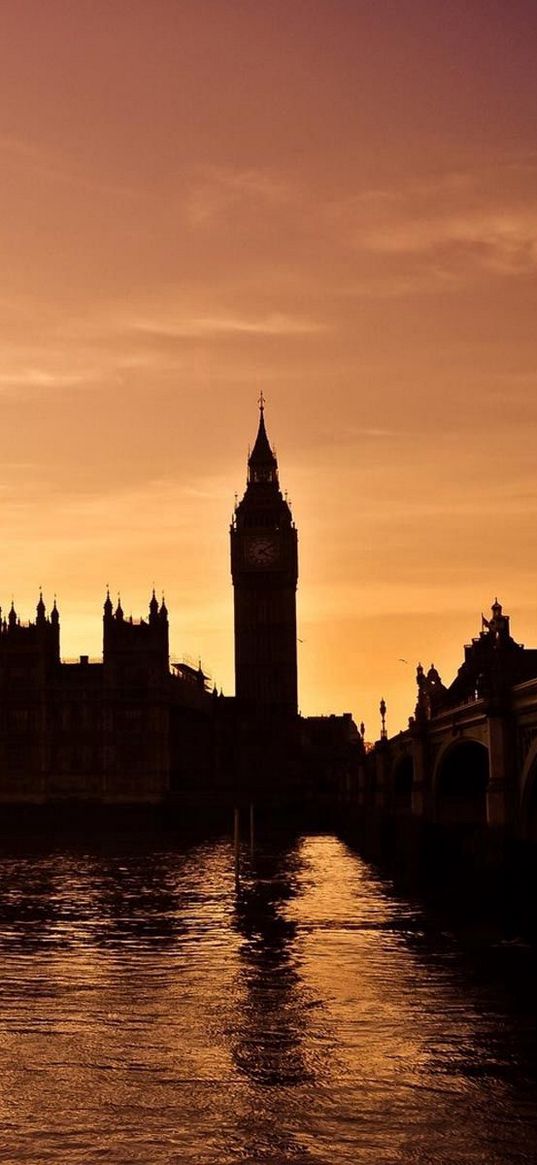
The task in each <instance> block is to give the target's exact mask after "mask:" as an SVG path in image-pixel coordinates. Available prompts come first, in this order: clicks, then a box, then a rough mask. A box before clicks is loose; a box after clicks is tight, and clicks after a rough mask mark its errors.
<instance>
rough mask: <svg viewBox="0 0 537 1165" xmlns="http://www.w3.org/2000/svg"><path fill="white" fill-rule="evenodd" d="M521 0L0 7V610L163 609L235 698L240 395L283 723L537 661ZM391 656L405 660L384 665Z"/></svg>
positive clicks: (524, 8) (536, 46) (529, 21)
mask: <svg viewBox="0 0 537 1165" xmlns="http://www.w3.org/2000/svg"><path fill="white" fill-rule="evenodd" d="M536 59H537V5H536V3H535V0H509V3H507V2H506V0H486V2H485V0H449V2H447V3H446V2H444V0H326V2H324V0H249V2H242V0H87V2H86V0H75V2H73V0H16V2H10V0H0V154H1V182H0V210H1V213H0V264H1V273H2V278H1V284H0V321H1V344H0V393H1V397H2V400H1V412H0V456H1V463H2V469H1V477H0V521H1V534H2V547H3V554H2V567H1V578H0V602H1V604H2V607H4V608H5V607H7V606H9V604H10V602H11V598H12V595H13V596H14V598H15V605H16V608H17V612H18V613H19V615H20V616H21V618H22V619H24V620H26V619H28V618H33V614H34V609H35V604H36V602H37V597H38V590H39V586H40V585H42V586H43V590H44V595H45V599H46V601H47V603H50V602H51V601H52V597H53V594H54V592H57V595H58V605H59V608H60V612H61V622H62V652H63V654H64V656H66V657H71V656H76V655H78V654H79V653H80V652H89V653H90V654H91V655H96V656H98V655H99V654H100V650H101V637H102V625H101V616H102V603H103V600H104V594H105V587H106V583H107V582H109V583H110V589H111V592H112V594H113V596H114V597H115V595H116V594H117V592H118V591H121V598H122V604H123V607H124V609H125V613H126V614H127V615H129V614H130V613H131V612H132V614H133V615H134V616H135V617H138V616H139V615H141V614H144V613H145V611H146V608H147V604H148V601H149V597H150V593H151V587H152V586H153V583H154V584H155V586H156V588H157V591H158V592H159V593H160V591H161V590H164V591H165V594H166V602H167V605H168V607H169V610H170V620H171V642H172V649H173V656H174V658H181V657H182V656H183V655H185V654H187V655H190V656H192V657H194V658H195V659H196V660H197V658H198V655H201V657H202V661H203V663H204V665H205V667H206V669H207V670H208V671H210V672H211V674H212V675H213V676H214V677H215V679H216V681H217V683H218V685H219V686H220V685H222V686H223V688H224V691H225V692H226V693H227V694H232V692H233V648H232V594H231V584H230V574H229V546H228V528H229V522H230V518H231V513H232V508H233V504H234V494H235V491H238V492H239V493H241V492H242V490H243V487H244V482H245V471H246V456H247V449H248V444H249V443H250V442H252V441H253V439H254V437H255V430H256V426H257V398H258V396H259V391H260V389H261V388H262V389H263V390H264V392H265V395H266V398H267V413H266V417H267V427H268V430H269V435H270V437H271V439H272V440H273V441H274V443H275V444H276V447H277V453H278V457H279V460H280V469H281V479H282V485H283V487H284V488H286V489H288V490H289V493H290V496H291V499H292V503H293V510H294V514H295V519H296V522H297V525H298V529H299V535H300V567H301V579H300V587H299V619H300V631H299V634H300V638H301V640H303V642H302V643H301V644H300V647H299V652H300V656H299V659H300V677H301V679H300V690H301V707H302V711H303V712H304V713H306V714H309V713H318V712H330V711H336V712H341V711H346V710H349V711H350V710H352V711H353V713H354V714H355V717H356V718H357V720H358V721H359V720H360V719H362V718H363V719H364V720H365V722H366V727H367V735H368V737H369V738H374V737H375V736H377V735H378V730H379V719H378V702H379V699H380V697H381V696H384V697H385V698H386V701H387V703H388V727H389V730H390V731H395V730H397V729H399V728H400V727H402V726H404V725H405V723H406V720H407V717H408V715H409V714H410V713H411V712H412V711H413V704H414V702H415V687H414V669H415V665H416V663H417V662H418V660H421V661H422V662H423V663H424V664H425V665H426V666H428V665H429V664H430V663H431V662H432V661H434V663H435V664H436V666H437V667H438V669H439V671H440V672H441V675H442V678H443V679H444V681H445V682H450V681H451V679H452V678H453V676H454V674H455V671H456V669H457V667H458V665H459V663H460V660H461V655H462V645H463V643H464V641H467V640H468V639H469V638H471V636H472V635H475V634H477V633H478V631H479V628H480V613H481V610H482V609H486V608H487V607H490V604H491V602H492V600H493V599H494V597H495V595H496V594H498V596H499V598H500V599H501V601H503V603H504V605H505V607H506V608H507V609H508V611H509V612H510V613H511V615H512V617H513V632H514V634H515V636H516V637H517V638H519V639H520V640H522V641H523V642H525V643H527V644H530V645H534V646H535V645H537V542H536V524H537V474H536V468H535V465H536V459H537V435H536V434H537V430H536V422H537V391H536V388H537V372H536V364H537V310H536V309H537V71H536ZM403 660H405V661H408V662H402V661H403Z"/></svg>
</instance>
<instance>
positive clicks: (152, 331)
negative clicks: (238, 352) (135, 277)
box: [127, 313, 326, 340]
mask: <svg viewBox="0 0 537 1165" xmlns="http://www.w3.org/2000/svg"><path fill="white" fill-rule="evenodd" d="M127 329H128V330H131V331H133V332H139V333H142V334H143V333H146V334H149V335H153V336H161V337H163V338H165V339H177V340H181V339H198V338H200V339H201V338H203V339H210V338H211V337H218V336H225V335H240V334H244V335H253V336H303V335H307V334H309V333H315V332H321V331H324V330H325V329H326V325H325V324H323V323H320V322H318V321H316V320H308V319H302V318H300V317H298V316H287V315H283V314H278V313H274V314H273V315H269V316H265V317H264V318H257V319H248V318H246V317H241V316H225V315H222V316H192V317H190V318H183V319H181V318H178V319H177V321H176V322H167V321H166V320H165V319H158V317H155V318H152V319H132V320H130V321H129V322H128V323H127Z"/></svg>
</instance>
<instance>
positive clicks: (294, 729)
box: [0, 399, 360, 805]
mask: <svg viewBox="0 0 537 1165" xmlns="http://www.w3.org/2000/svg"><path fill="white" fill-rule="evenodd" d="M230 536H231V574H232V581H233V588H234V639H235V675H236V695H235V697H231V698H224V697H223V696H222V695H218V694H217V693H216V691H212V692H211V691H210V690H209V686H208V683H207V680H206V677H205V676H204V674H203V672H202V670H201V666H200V668H199V669H195V668H192V667H191V666H189V665H187V664H173V665H172V667H171V668H170V657H169V623H168V611H167V609H166V606H165V603H164V601H162V603H160V604H159V602H158V601H157V598H156V596H155V593H154V592H153V594H152V596H151V599H150V602H149V606H148V611H147V615H146V616H145V617H143V618H140V619H137V620H133V619H132V618H128V619H127V618H125V615H124V612H123V609H122V606H121V602H120V601H118V603H117V606H116V608H115V609H114V607H113V604H112V601H111V599H110V595H109V594H108V593H107V595H106V599H105V603H104V610H103V652H102V659H101V660H99V661H98V662H92V661H90V660H89V658H88V657H87V656H81V657H80V659H79V660H78V661H77V662H76V663H72V662H65V661H62V659H61V651H60V616H59V612H58V609H57V606H56V602H54V605H53V607H52V610H51V611H50V613H49V614H47V611H46V608H45V603H44V600H43V596H42V595H40V596H39V602H38V604H37V609H36V616H35V619H34V620H33V621H31V622H29V623H28V624H23V623H22V622H21V620H20V619H19V617H18V616H17V613H16V611H15V607H14V605H13V604H12V605H11V610H10V611H9V613H8V615H7V617H6V618H2V614H1V611H0V801H2V802H4V803H9V802H13V803H20V802H47V801H57V800H59V801H61V800H75V801H76V800H81V801H85V802H87V801H96V802H105V803H108V804H114V803H118V804H125V803H132V804H136V803H141V804H145V803H155V804H160V803H162V802H166V801H172V802H174V803H175V804H179V803H183V804H184V805H192V804H197V805H210V804H218V803H220V804H222V805H223V804H235V805H236V804H239V803H240V804H243V803H247V802H252V801H255V802H256V803H257V804H258V805H261V804H262V803H269V802H270V803H272V802H274V801H282V800H285V801H286V802H287V803H288V802H289V801H291V800H294V801H300V800H301V798H303V797H304V795H305V787H306V784H305V769H306V768H307V771H308V772H309V773H310V776H311V774H316V775H315V780H316V781H317V780H318V781H319V782H322V781H323V779H324V778H325V777H326V774H327V773H330V774H332V773H333V771H334V766H335V767H336V768H338V769H339V768H340V767H341V764H343V763H346V761H343V760H342V757H345V758H347V760H348V759H349V758H350V756H351V754H352V755H353V756H355V755H356V747H354V746H356V744H357V743H358V744H359V743H360V738H359V736H358V734H357V733H354V734H353V732H352V731H349V729H350V727H351V728H352V721H351V718H350V717H349V716H346V717H340V718H338V717H333V716H332V717H330V718H327V719H326V722H325V723H324V724H323V722H322V720H317V721H315V723H314V722H313V721H311V722H308V720H304V719H303V718H301V717H300V716H299V714H298V680H297V619H296V592H297V582H298V536H297V531H296V527H295V524H294V522H293V518H292V514H291V510H290V507H289V504H288V502H287V500H286V498H285V497H284V496H283V494H282V492H281V489H280V484H279V474H278V462H277V459H276V455H275V453H274V451H273V449H272V448H271V445H270V443H269V440H268V436H267V431H266V427H265V415H264V401H263V399H261V402H260V416H259V427H258V433H257V437H256V441H255V444H254V447H253V450H252V452H251V454H250V456H249V459H248V475H247V485H246V491H245V494H244V497H243V498H242V500H241V501H240V503H239V504H238V505H237V506H236V509H235V513H234V517H233V522H232V526H231V535H230ZM308 724H310V728H311V731H310V730H309V729H308ZM320 742H321V743H320ZM334 742H335V743H334ZM351 745H352V746H353V747H351ZM336 756H337V763H336V760H335V758H336ZM330 780H332V777H330ZM306 783H307V776H306ZM325 783H326V782H325Z"/></svg>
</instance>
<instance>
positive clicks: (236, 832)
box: [234, 809, 241, 885]
mask: <svg viewBox="0 0 537 1165" xmlns="http://www.w3.org/2000/svg"><path fill="white" fill-rule="evenodd" d="M240 841H241V828H240V816H239V810H238V809H235V828H234V848H235V882H236V883H237V885H238V884H239V875H240Z"/></svg>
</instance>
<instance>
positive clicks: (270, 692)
mask: <svg viewBox="0 0 537 1165" xmlns="http://www.w3.org/2000/svg"><path fill="white" fill-rule="evenodd" d="M297 542H298V539H297V531H296V528H295V525H294V522H293V518H292V515H291V510H290V509H289V506H288V504H287V501H286V500H285V498H284V497H283V495H282V492H281V489H280V484H279V479H278V462H277V460H276V456H275V453H274V451H273V449H272V448H271V445H270V443H269V440H268V437H267V431H266V428H265V416H264V401H263V397H261V401H260V417H259V431H258V434H257V438H256V442H255V445H254V447H253V450H252V452H251V454H250V457H249V459H248V479H247V486H246V493H245V495H244V497H243V499H242V501H241V502H240V503H239V505H238V506H237V508H236V510H235V514H234V518H233V523H232V526H231V573H232V576H233V586H234V596H235V684H236V688H235V690H236V695H237V699H238V701H239V705H240V707H242V708H243V709H244V710H249V711H252V712H267V713H271V714H275V715H280V716H282V715H283V716H296V714H297V708H298V699H297V630H296V588H297V581H298V546H297Z"/></svg>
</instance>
